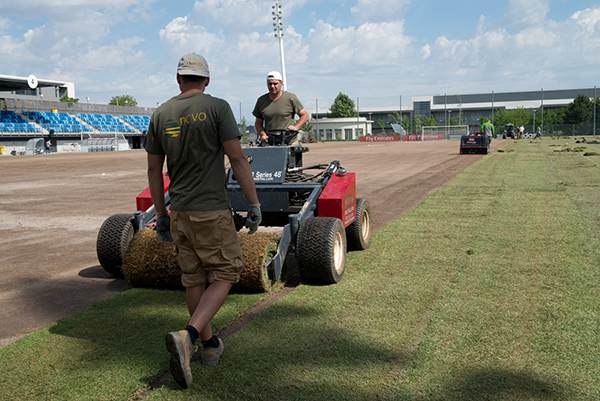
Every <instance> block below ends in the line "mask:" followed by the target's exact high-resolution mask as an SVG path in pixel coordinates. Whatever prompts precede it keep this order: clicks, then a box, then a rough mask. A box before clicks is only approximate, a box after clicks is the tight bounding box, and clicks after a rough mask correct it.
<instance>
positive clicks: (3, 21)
mask: <svg viewBox="0 0 600 401" xmlns="http://www.w3.org/2000/svg"><path fill="white" fill-rule="evenodd" d="M9 25H10V20H9V19H8V18H4V17H1V16H0V32H3V31H5V30H7V29H8V27H9Z"/></svg>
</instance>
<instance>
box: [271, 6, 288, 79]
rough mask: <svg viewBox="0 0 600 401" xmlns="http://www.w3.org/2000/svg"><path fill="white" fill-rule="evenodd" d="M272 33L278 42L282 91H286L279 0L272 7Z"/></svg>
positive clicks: (281, 13)
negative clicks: (273, 32)
mask: <svg viewBox="0 0 600 401" xmlns="http://www.w3.org/2000/svg"><path fill="white" fill-rule="evenodd" d="M272 8H273V11H272V12H271V14H272V15H273V31H275V38H277V40H278V41H279V58H280V61H281V75H282V77H283V90H287V88H288V84H287V79H286V75H285V55H284V53H283V10H282V9H281V0H275V4H274V5H273V7H272Z"/></svg>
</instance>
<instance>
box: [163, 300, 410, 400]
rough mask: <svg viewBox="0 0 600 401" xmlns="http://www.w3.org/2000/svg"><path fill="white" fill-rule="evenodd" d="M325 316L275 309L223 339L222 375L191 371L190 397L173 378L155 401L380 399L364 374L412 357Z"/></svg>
mask: <svg viewBox="0 0 600 401" xmlns="http://www.w3.org/2000/svg"><path fill="white" fill-rule="evenodd" d="M322 315H323V312H322V311H320V310H317V309H314V308H311V307H307V306H304V305H289V304H287V305H286V304H275V305H273V306H272V307H271V308H270V309H269V311H268V312H267V313H266V314H265V315H262V316H260V317H259V318H258V319H257V320H255V321H253V322H252V324H250V325H249V326H247V327H246V328H244V329H243V330H242V331H241V332H239V333H237V334H235V335H233V336H231V337H229V338H226V339H225V344H226V351H225V354H224V356H223V358H222V360H221V363H220V365H219V367H218V368H216V369H215V368H208V367H204V366H202V365H200V364H198V363H194V364H193V365H192V366H193V367H192V370H193V374H194V383H193V384H192V388H191V389H189V390H188V391H187V392H186V393H185V395H183V394H179V395H175V394H173V393H171V392H170V390H172V389H176V386H174V385H173V381H172V380H171V379H170V378H169V382H168V383H163V384H165V387H164V388H162V389H160V391H161V392H162V395H160V396H158V397H157V398H156V399H171V397H172V396H174V397H177V399H180V398H181V397H184V398H185V397H197V398H198V399H202V398H203V397H209V398H210V399H214V400H270V399H273V400H275V399H276V400H297V399H303V400H374V399H377V397H376V395H377V392H376V391H373V392H371V391H364V390H363V389H364V388H365V386H357V384H358V383H361V381H362V380H363V379H364V377H365V376H364V375H363V373H362V371H363V369H367V370H369V371H371V372H372V371H373V369H375V370H382V371H384V368H383V367H384V366H387V365H389V366H397V365H398V364H402V365H404V364H408V363H409V362H410V361H411V359H412V355H411V354H409V353H406V352H402V351H394V350H390V349H386V348H384V347H381V346H379V345H378V344H377V345H374V344H371V343H370V342H369V341H367V340H365V339H364V338H362V337H361V336H357V334H356V333H353V332H351V331H349V330H346V329H344V328H343V324H341V323H339V322H336V321H333V320H328V319H327V318H326V317H325V316H322ZM371 379H372V376H371ZM154 387H155V388H156V387H158V386H154ZM163 396H164V398H161V397H163ZM153 399H155V398H153ZM182 399H183V398H182Z"/></svg>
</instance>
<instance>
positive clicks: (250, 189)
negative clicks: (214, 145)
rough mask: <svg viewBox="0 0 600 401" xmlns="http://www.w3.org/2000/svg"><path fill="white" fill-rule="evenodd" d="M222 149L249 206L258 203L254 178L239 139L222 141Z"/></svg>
mask: <svg viewBox="0 0 600 401" xmlns="http://www.w3.org/2000/svg"><path fill="white" fill-rule="evenodd" d="M223 149H224V150H225V154H226V155H227V157H228V158H229V163H230V164H231V168H232V169H233V173H234V174H235V178H236V180H237V182H238V184H240V187H241V188H242V192H243V193H244V196H245V197H246V200H248V203H250V206H257V205H259V202H258V195H256V186H255V185H254V179H253V178H252V169H251V168H250V164H249V163H248V160H246V155H244V151H243V150H242V145H241V144H240V140H239V139H237V138H235V139H230V140H228V141H225V142H223Z"/></svg>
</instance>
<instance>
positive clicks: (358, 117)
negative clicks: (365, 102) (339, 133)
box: [356, 96, 367, 136]
mask: <svg viewBox="0 0 600 401" xmlns="http://www.w3.org/2000/svg"><path fill="white" fill-rule="evenodd" d="M365 128H366V127H365ZM359 129H360V99H359V97H358V96H357V97H356V133H357V136H359V135H358V130H359ZM363 135H367V133H366V132H363Z"/></svg>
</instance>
